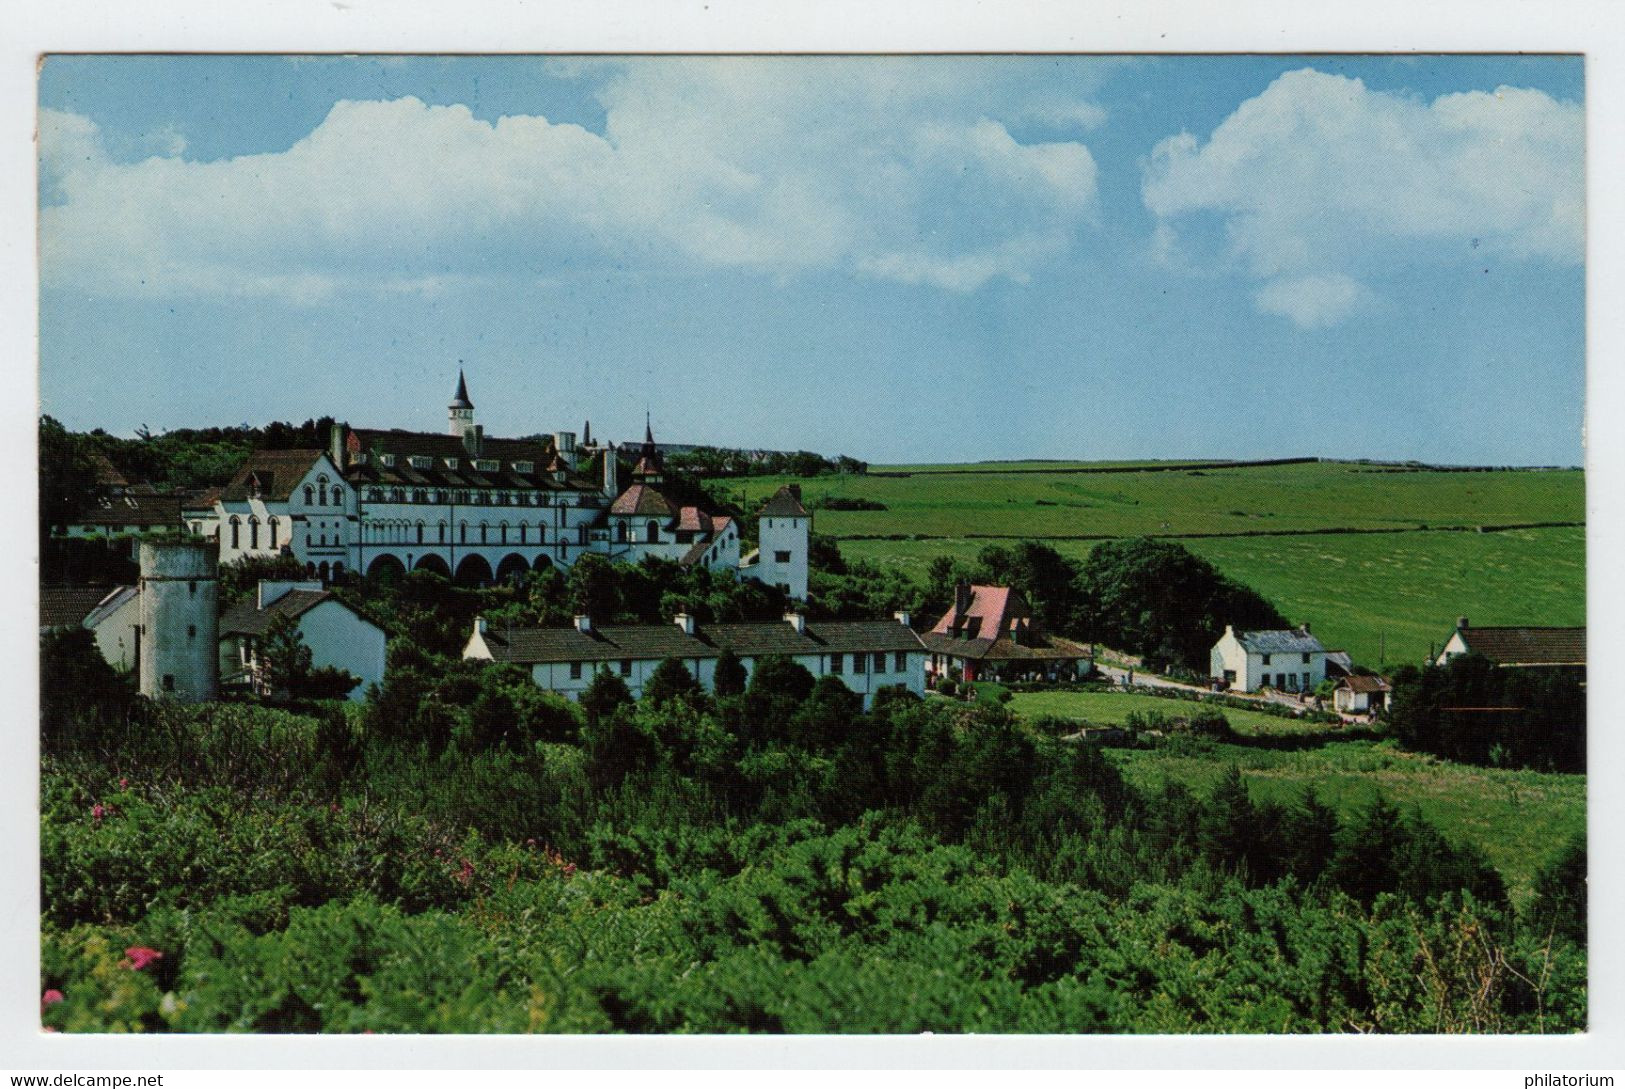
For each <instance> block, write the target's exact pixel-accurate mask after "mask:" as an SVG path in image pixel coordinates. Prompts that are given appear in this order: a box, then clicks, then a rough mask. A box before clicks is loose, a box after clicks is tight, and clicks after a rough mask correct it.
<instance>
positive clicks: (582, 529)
mask: <svg viewBox="0 0 1625 1089" xmlns="http://www.w3.org/2000/svg"><path fill="white" fill-rule="evenodd" d="M649 525H650V526H651V527H653V525H654V523H653V522H650V523H649ZM576 536H577V537H578V538H580V540H581V543H582V544H586V543H587V523H585V522H582V523H581V524H580V525H579V526H577V527H576Z"/></svg>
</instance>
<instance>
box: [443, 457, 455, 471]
mask: <svg viewBox="0 0 1625 1089" xmlns="http://www.w3.org/2000/svg"><path fill="white" fill-rule="evenodd" d="M446 468H448V469H455V468H457V459H456V458H447V459H446Z"/></svg>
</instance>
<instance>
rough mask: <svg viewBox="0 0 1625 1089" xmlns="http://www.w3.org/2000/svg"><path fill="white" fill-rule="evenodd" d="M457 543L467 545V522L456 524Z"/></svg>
mask: <svg viewBox="0 0 1625 1089" xmlns="http://www.w3.org/2000/svg"><path fill="white" fill-rule="evenodd" d="M457 543H458V544H467V543H468V523H467V522H458V523H457Z"/></svg>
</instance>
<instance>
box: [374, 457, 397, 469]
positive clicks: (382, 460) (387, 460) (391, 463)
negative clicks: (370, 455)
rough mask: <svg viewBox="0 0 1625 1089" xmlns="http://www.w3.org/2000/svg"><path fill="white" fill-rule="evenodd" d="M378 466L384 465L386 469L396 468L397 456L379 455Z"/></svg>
mask: <svg viewBox="0 0 1625 1089" xmlns="http://www.w3.org/2000/svg"><path fill="white" fill-rule="evenodd" d="M378 464H380V465H382V466H383V467H384V468H386V469H393V468H394V467H395V455H394V454H379V455H378Z"/></svg>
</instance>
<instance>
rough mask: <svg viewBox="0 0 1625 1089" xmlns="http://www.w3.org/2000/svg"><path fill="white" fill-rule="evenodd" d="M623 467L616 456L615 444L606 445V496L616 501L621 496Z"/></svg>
mask: <svg viewBox="0 0 1625 1089" xmlns="http://www.w3.org/2000/svg"><path fill="white" fill-rule="evenodd" d="M620 475H621V466H620V461H619V459H617V458H616V456H615V444H614V443H612V442H606V443H605V444H604V494H605V495H607V496H609V497H610V498H611V499H614V498H615V497H616V496H618V495H620V494H621V485H620Z"/></svg>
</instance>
